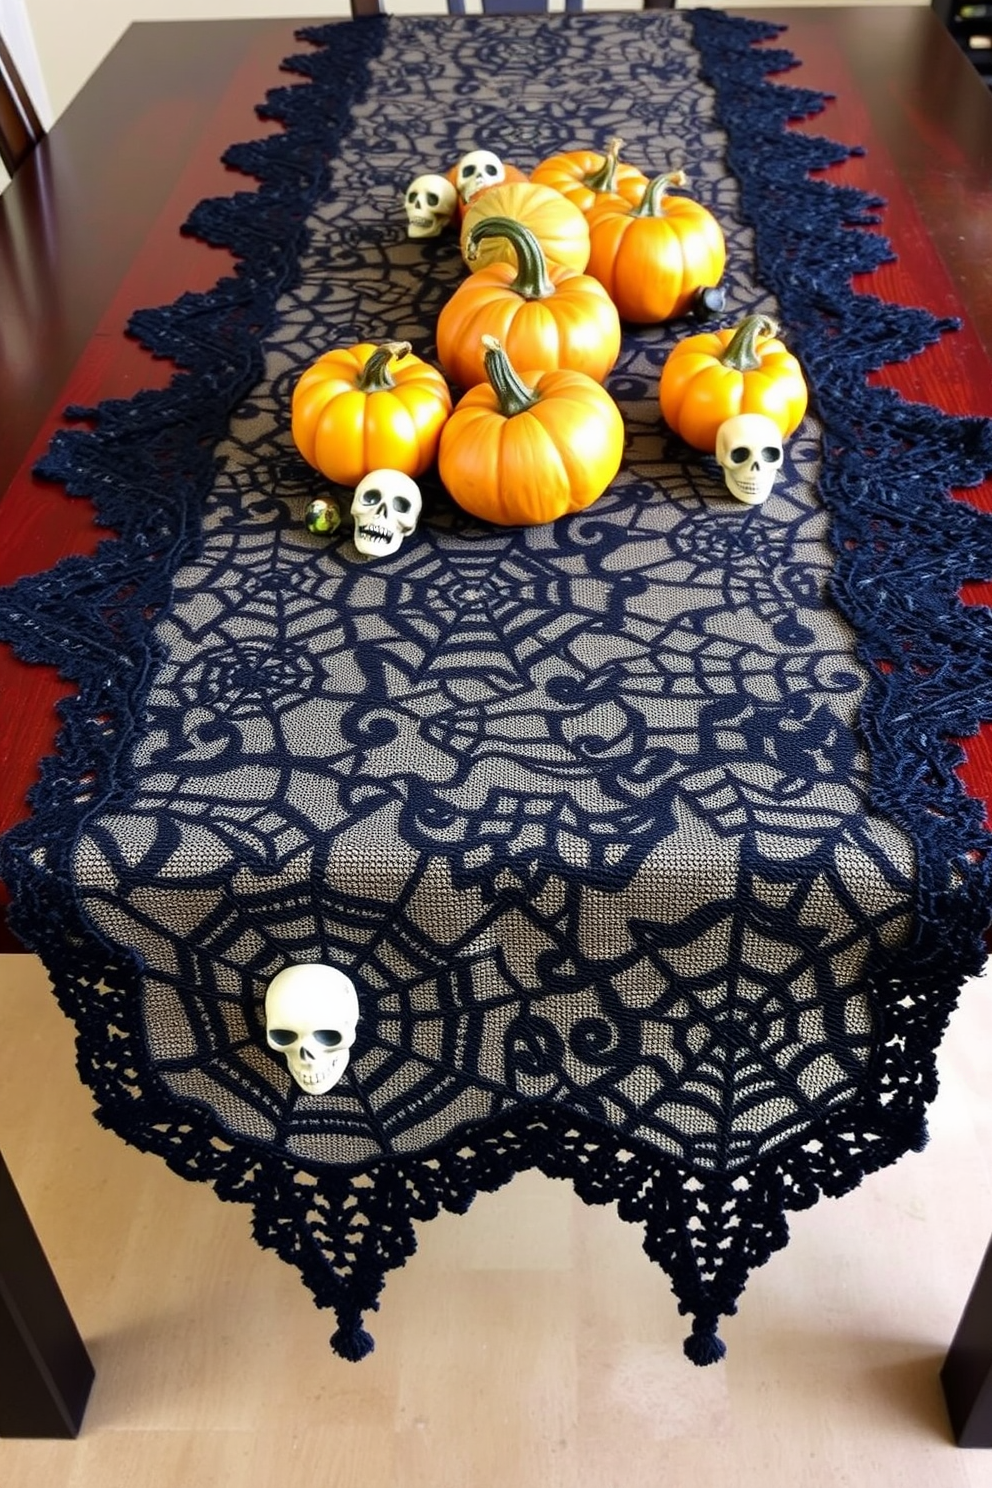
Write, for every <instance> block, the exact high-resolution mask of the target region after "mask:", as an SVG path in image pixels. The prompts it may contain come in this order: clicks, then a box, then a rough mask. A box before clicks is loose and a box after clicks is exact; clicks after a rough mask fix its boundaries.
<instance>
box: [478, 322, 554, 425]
mask: <svg viewBox="0 0 992 1488" xmlns="http://www.w3.org/2000/svg"><path fill="white" fill-rule="evenodd" d="M482 344H483V346H484V347H485V348H486V349H485V352H484V353H483V357H482V362H483V365H484V367H485V369H486V376H487V377H488V379H489V383H490V386H491V387H492V389H493V392H494V393H495V394H496V396H497V398H498V399H499V411H500V413H501V414H502V415H503V417H504V418H513V416H514V414H517V413H526V412H527V410H528V408H533V407H534V404H535V403H537V402H539V401H540V400H539V399H538V396H537V394H536V393H535V392H534V390H533V388H529V387H528V386H527V384H526V383H525V382H524V380H523V378H522V377H520V376H519V375H518V374H517V372H516V371H515V370H514V368H513V365H512V363H511V361H510V358H509V357H508V356H507V354H506V352H505V351H504V350H503V348H502V346H501V345H500V343H499V342H498V341H497V340H496V337H495V336H483V338H482Z"/></svg>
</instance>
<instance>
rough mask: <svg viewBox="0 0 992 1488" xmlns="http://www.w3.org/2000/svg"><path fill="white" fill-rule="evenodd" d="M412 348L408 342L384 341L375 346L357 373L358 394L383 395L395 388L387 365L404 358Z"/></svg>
mask: <svg viewBox="0 0 992 1488" xmlns="http://www.w3.org/2000/svg"><path fill="white" fill-rule="evenodd" d="M411 350H412V348H411V346H410V343H409V341H384V342H383V343H382V345H381V346H377V347H376V349H375V351H374V352H373V353H372V355H371V356H370V357H369V359H368V361H367V362H366V363H365V366H364V367H363V368H362V370H361V372H360V373H359V377H358V381H357V382H356V383H355V386H356V387H357V389H358V391H359V392H360V393H384V392H387V391H388V390H389V388H391V387H395V386H396V383H395V382H394V380H393V378H392V376H391V374H390V371H389V363H390V362H391V361H392V360H393V357H396V358H397V360H398V359H399V358H400V357H405V356H406V355H407V353H408V352H409V351H411Z"/></svg>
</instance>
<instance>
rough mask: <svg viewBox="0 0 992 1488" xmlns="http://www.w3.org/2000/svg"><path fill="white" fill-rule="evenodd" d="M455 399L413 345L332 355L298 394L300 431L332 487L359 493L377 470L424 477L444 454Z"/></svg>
mask: <svg viewBox="0 0 992 1488" xmlns="http://www.w3.org/2000/svg"><path fill="white" fill-rule="evenodd" d="M450 412H451V393H450V392H449V390H448V385H447V383H446V382H445V380H444V378H443V376H442V375H441V373H440V372H438V371H437V370H436V368H434V367H431V366H429V365H428V363H427V362H424V361H421V359H420V358H419V357H416V356H413V355H412V354H411V351H410V343H409V341H399V342H397V341H387V342H385V343H384V344H383V345H382V346H375V345H373V344H372V343H370V342H360V343H359V344H358V345H356V346H348V347H342V348H340V349H339V350H336V351H328V352H325V354H324V355H323V356H322V357H320V358H318V360H317V361H316V362H314V363H313V365H312V366H310V367H308V368H307V369H306V371H305V372H304V373H303V374H302V376H301V377H300V379H299V381H298V382H297V384H296V386H295V388H294V389H293V403H292V415H291V422H292V431H293V439H294V441H295V443H296V447H297V449H298V450H299V451H300V454H301V455H302V456H303V458H304V459H305V460H306V461H307V462H308V463H309V464H311V465H312V466H313V467H314V468H315V469H316V470H319V471H320V472H321V474H322V475H325V476H326V477H327V479H328V480H332V481H337V482H339V484H340V485H342V486H357V485H358V482H359V481H360V480H362V479H363V477H364V476H366V475H368V473H369V471H371V470H378V469H381V468H386V469H389V470H401V471H403V473H404V474H405V475H411V476H417V475H422V474H423V472H424V471H425V470H426V469H427V467H428V466H429V465H430V464H431V462H432V461H433V460H434V458H435V456H436V454H437V444H438V440H439V438H440V436H441V428H442V426H443V424H444V422H445V420H446V419H447V417H448V415H449V413H450Z"/></svg>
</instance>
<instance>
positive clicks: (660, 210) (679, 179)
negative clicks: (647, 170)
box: [630, 170, 689, 217]
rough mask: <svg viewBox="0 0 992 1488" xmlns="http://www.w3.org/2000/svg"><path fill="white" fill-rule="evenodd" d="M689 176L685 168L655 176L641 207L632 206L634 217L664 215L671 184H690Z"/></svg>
mask: <svg viewBox="0 0 992 1488" xmlns="http://www.w3.org/2000/svg"><path fill="white" fill-rule="evenodd" d="M688 184H689V177H688V176H687V175H686V173H685V171H684V170H674V171H666V172H665V174H664V175H662V176H655V178H654V180H653V181H651V182H650V183H649V184H648V189H647V190H646V191H645V193H644V200H643V201H642V202H641V205H640V206H639V207H633V208H631V213H630V215H631V216H632V217H664V215H665V196H666V194H667V192H668V188H669V186H688Z"/></svg>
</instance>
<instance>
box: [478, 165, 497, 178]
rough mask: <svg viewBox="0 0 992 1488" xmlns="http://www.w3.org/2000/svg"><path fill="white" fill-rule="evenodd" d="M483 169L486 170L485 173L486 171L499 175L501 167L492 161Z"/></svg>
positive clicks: (491, 174)
mask: <svg viewBox="0 0 992 1488" xmlns="http://www.w3.org/2000/svg"><path fill="white" fill-rule="evenodd" d="M482 169H483V170H484V171H485V173H486V175H487V176H498V175H499V168H498V166H495V165H493V164H491V163H490V164H488V165H484V166H483V167H482Z"/></svg>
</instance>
